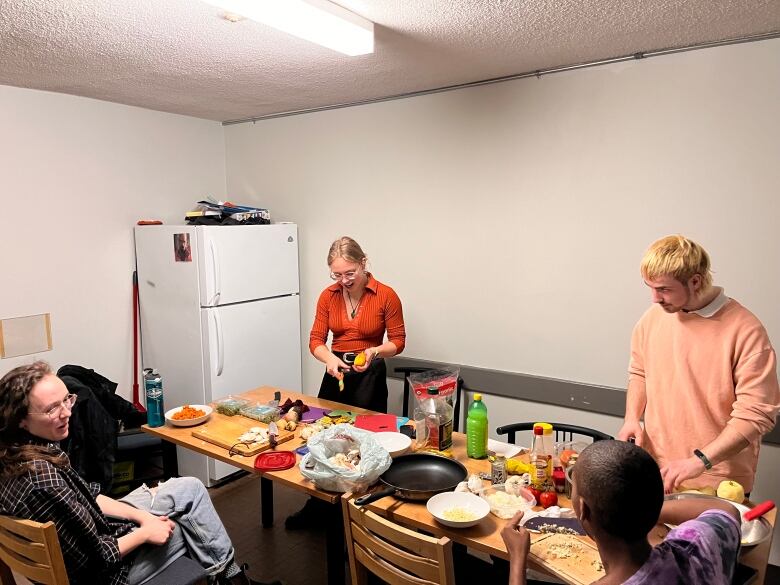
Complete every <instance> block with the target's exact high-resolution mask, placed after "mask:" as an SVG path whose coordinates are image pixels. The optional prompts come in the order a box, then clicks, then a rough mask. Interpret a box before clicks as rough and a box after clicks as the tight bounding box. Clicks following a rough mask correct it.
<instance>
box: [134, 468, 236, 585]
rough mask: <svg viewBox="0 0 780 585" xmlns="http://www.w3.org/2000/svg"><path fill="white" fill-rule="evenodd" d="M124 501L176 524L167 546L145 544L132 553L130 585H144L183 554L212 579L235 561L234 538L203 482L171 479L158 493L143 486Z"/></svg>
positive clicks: (188, 478)
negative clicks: (212, 576)
mask: <svg viewBox="0 0 780 585" xmlns="http://www.w3.org/2000/svg"><path fill="white" fill-rule="evenodd" d="M120 501H122V502H125V503H126V504H130V505H131V506H133V507H135V508H138V509H140V510H146V511H147V512H151V513H152V514H154V515H155V516H168V518H169V519H170V520H173V522H174V523H175V524H176V527H175V528H174V530H173V535H172V536H171V538H170V540H168V542H167V543H165V544H163V545H161V546H156V545H153V544H144V545H141V546H139V547H138V548H137V549H136V550H134V551H133V552H132V553H131V555H132V556H131V559H132V565H131V566H130V574H129V575H128V581H129V582H130V585H142V584H143V583H145V582H146V581H148V580H149V579H151V578H152V577H154V576H155V575H157V574H158V573H160V572H161V571H162V570H163V569H165V567H167V566H168V565H170V564H171V563H172V562H173V561H175V560H176V559H177V558H179V557H180V556H181V555H183V554H187V555H189V556H190V557H192V558H193V559H194V560H196V561H198V562H199V563H200V564H201V565H203V568H204V570H205V571H206V572H207V573H208V574H209V575H214V574H216V573H218V572H220V571H221V570H222V569H224V568H225V567H226V566H227V564H228V563H229V562H230V561H231V560H232V559H233V545H232V544H231V542H230V537H228V535H227V532H226V531H225V527H224V525H223V524H222V520H221V519H220V518H219V515H218V514H217V511H216V510H215V509H214V505H213V504H212V503H211V498H209V494H208V491H207V490H206V487H205V486H204V485H203V483H202V482H201V481H200V480H198V479H195V478H194V477H176V478H173V479H169V480H168V481H166V482H164V483H161V484H160V485H159V486H158V488H157V490H156V493H153V492H152V491H151V490H150V489H149V488H147V487H146V486H145V485H143V486H141V487H139V488H138V489H135V490H133V491H132V492H130V493H129V494H127V495H126V496H125V497H123V498H121V499H120Z"/></svg>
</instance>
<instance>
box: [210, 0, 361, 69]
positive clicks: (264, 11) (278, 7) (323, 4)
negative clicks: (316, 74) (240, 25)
mask: <svg viewBox="0 0 780 585" xmlns="http://www.w3.org/2000/svg"><path fill="white" fill-rule="evenodd" d="M203 1H204V2H206V3H207V4H211V5H212V6H217V7H218V8H222V9H224V10H227V11H228V12H231V13H234V14H240V15H242V16H245V17H247V18H249V19H251V20H256V21H258V22H262V23H263V24H267V25H268V26H271V27H273V28H275V29H278V30H280V31H283V32H286V33H288V34H291V35H293V36H296V37H298V38H301V39H304V40H306V41H311V42H312V43H317V44H318V45H322V46H323V47H327V48H329V49H333V50H334V51H338V52H339V53H344V54H345V55H350V56H355V55H366V54H368V53H373V52H374V23H373V22H371V21H369V20H366V19H365V18H363V17H361V16H358V15H357V14H355V13H353V12H350V11H349V10H347V9H345V8H342V7H341V6H337V5H336V4H333V3H331V2H327V1H326V0H203Z"/></svg>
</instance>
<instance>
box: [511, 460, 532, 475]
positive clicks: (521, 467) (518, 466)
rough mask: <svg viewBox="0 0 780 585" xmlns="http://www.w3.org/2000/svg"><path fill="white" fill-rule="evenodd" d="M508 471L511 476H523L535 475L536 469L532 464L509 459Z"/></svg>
mask: <svg viewBox="0 0 780 585" xmlns="http://www.w3.org/2000/svg"><path fill="white" fill-rule="evenodd" d="M506 471H507V473H509V474H510V475H522V474H523V473H533V471H534V468H533V466H532V465H531V464H530V463H523V462H522V461H520V460H518V459H507V460H506Z"/></svg>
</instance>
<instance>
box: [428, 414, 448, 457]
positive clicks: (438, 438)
mask: <svg viewBox="0 0 780 585" xmlns="http://www.w3.org/2000/svg"><path fill="white" fill-rule="evenodd" d="M428 444H429V445H430V446H431V447H432V448H434V449H436V450H437V451H446V450H447V449H450V448H451V447H452V419H450V420H448V421H446V422H444V423H439V417H437V416H431V417H430V418H429V422H428Z"/></svg>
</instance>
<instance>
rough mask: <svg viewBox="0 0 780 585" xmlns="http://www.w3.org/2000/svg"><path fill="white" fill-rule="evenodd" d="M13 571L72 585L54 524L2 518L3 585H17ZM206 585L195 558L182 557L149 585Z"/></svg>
mask: <svg viewBox="0 0 780 585" xmlns="http://www.w3.org/2000/svg"><path fill="white" fill-rule="evenodd" d="M12 571H15V572H16V573H18V574H19V575H22V576H23V577H26V578H27V579H30V580H31V581H34V582H36V583H42V584H44V585H69V581H68V573H67V571H66V570H65V559H63V557H62V549H61V548H60V541H59V539H58V538H57V528H56V527H55V526H54V522H45V523H43V524H42V523H40V522H34V521H32V520H22V519H21V518H12V517H10V516H2V515H0V584H2V585H15V583H16V581H15V580H14V576H13V573H12ZM205 582H206V572H205V571H204V570H203V567H201V566H200V564H198V563H197V562H195V561H194V560H192V559H191V558H189V557H187V556H181V557H179V558H178V559H176V560H175V561H173V562H172V563H171V564H170V565H168V566H167V567H166V568H165V570H164V571H162V572H161V573H159V574H158V575H156V576H155V577H153V578H152V579H150V580H149V581H147V584H149V585H167V584H170V583H176V584H177V585H195V584H196V583H205Z"/></svg>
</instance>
